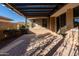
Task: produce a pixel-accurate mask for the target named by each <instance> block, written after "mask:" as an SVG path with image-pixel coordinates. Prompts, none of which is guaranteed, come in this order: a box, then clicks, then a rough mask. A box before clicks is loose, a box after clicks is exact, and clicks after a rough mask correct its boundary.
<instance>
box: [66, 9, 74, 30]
mask: <svg viewBox="0 0 79 59" xmlns="http://www.w3.org/2000/svg"><path fill="white" fill-rule="evenodd" d="M66 25H67V29H68V30H69V29H72V28H73V25H74V24H73V9H72V8H70V9H68V10H67V12H66Z"/></svg>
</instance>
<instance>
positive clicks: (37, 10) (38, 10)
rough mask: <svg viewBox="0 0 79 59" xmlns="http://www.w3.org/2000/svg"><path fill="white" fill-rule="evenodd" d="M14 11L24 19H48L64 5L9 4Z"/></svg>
mask: <svg viewBox="0 0 79 59" xmlns="http://www.w3.org/2000/svg"><path fill="white" fill-rule="evenodd" d="M9 5H11V6H12V7H14V8H15V9H16V10H18V11H19V12H21V13H22V14H23V15H24V16H26V17H28V16H29V17H30V16H32V17H34V16H35V17H37V16H38V17H40V16H42V17H44V16H45V17H49V16H50V15H52V14H53V13H54V12H56V11H57V10H58V9H60V8H61V7H62V6H64V5H65V4H64V3H9Z"/></svg>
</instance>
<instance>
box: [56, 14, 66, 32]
mask: <svg viewBox="0 0 79 59" xmlns="http://www.w3.org/2000/svg"><path fill="white" fill-rule="evenodd" d="M56 23H57V31H58V30H59V29H60V28H61V27H64V26H65V25H66V13H64V14H62V15H60V16H59V17H57V20H56Z"/></svg>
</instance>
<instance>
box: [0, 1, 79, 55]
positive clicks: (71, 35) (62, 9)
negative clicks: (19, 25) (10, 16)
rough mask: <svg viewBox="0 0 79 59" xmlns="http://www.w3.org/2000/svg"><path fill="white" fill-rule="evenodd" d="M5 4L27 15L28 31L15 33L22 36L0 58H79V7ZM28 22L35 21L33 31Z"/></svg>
mask: <svg viewBox="0 0 79 59" xmlns="http://www.w3.org/2000/svg"><path fill="white" fill-rule="evenodd" d="M5 5H6V7H8V8H10V9H11V10H13V11H15V12H16V13H18V14H19V15H21V16H24V17H25V18H26V20H25V24H24V26H25V29H24V30H22V31H21V32H17V33H16V32H15V33H16V34H17V35H19V34H21V35H19V36H18V37H17V38H13V39H12V41H10V42H9V43H8V44H7V45H5V46H4V47H2V48H1V49H0V55H3V56H4V55H8V56H78V55H79V40H78V39H79V25H77V24H76V25H75V23H76V22H75V19H79V14H78V10H79V4H77V3H76V4H75V3H68V4H66V3H6V4H5ZM28 20H30V22H31V26H29V27H30V28H28V26H27V22H28ZM9 35H10V34H9ZM17 35H15V36H17ZM15 36H14V37H15Z"/></svg>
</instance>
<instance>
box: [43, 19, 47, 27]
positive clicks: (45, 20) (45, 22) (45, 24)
mask: <svg viewBox="0 0 79 59" xmlns="http://www.w3.org/2000/svg"><path fill="white" fill-rule="evenodd" d="M42 26H43V27H46V28H47V19H43V20H42Z"/></svg>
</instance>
